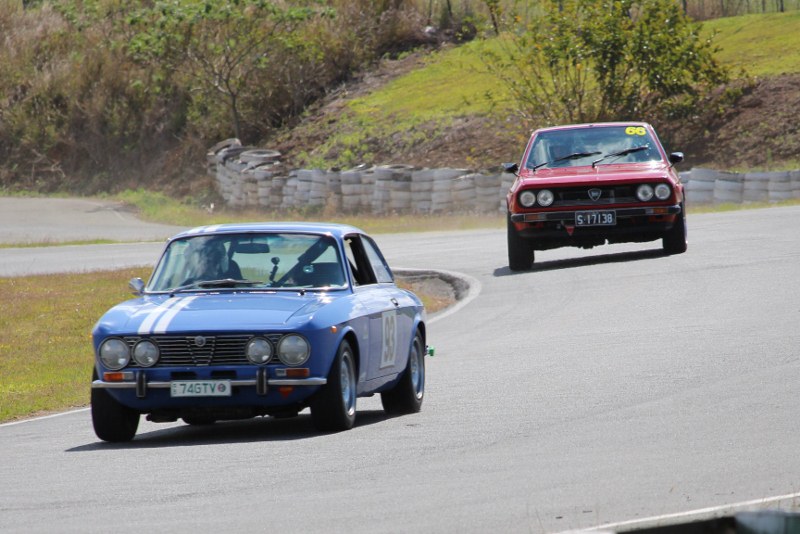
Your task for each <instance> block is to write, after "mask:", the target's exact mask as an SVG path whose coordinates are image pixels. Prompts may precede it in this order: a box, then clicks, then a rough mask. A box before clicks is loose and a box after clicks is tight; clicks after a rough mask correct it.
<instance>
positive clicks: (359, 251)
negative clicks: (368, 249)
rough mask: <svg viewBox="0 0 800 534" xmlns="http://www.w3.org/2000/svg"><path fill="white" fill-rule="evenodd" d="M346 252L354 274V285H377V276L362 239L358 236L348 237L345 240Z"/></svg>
mask: <svg viewBox="0 0 800 534" xmlns="http://www.w3.org/2000/svg"><path fill="white" fill-rule="evenodd" d="M344 250H345V255H346V256H347V263H348V265H349V267H350V272H351V273H353V283H354V284H355V285H357V286H364V285H368V284H374V283H375V276H374V275H373V273H372V268H371V266H370V264H369V260H368V259H367V255H366V253H365V252H364V247H363V245H362V242H361V239H360V238H359V237H358V236H348V237H346V238H345V240H344Z"/></svg>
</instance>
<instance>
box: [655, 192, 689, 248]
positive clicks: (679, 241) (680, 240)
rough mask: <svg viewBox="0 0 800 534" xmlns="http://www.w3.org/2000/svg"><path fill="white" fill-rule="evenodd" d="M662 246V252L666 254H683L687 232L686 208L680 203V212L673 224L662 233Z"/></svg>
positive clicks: (686, 241) (686, 245)
mask: <svg viewBox="0 0 800 534" xmlns="http://www.w3.org/2000/svg"><path fill="white" fill-rule="evenodd" d="M661 244H662V246H663V247H664V252H666V253H667V254H683V253H684V252H686V249H687V248H688V246H689V245H688V240H687V232H686V208H685V207H684V204H683V203H681V213H680V215H679V216H678V217H677V220H676V221H675V224H673V225H672V228H670V229H669V231H667V233H666V234H664V237H663V238H662V240H661Z"/></svg>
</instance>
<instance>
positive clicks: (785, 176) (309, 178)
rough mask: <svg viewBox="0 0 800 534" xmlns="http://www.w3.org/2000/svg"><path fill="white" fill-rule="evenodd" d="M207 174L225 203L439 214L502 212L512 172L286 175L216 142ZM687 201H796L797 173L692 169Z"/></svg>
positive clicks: (275, 163) (249, 151)
mask: <svg viewBox="0 0 800 534" xmlns="http://www.w3.org/2000/svg"><path fill="white" fill-rule="evenodd" d="M207 161H208V162H209V166H208V169H209V173H210V174H211V175H212V176H213V178H214V180H215V183H216V187H217V190H218V192H219V193H220V195H221V196H222V197H223V199H224V201H225V203H226V204H227V205H228V206H231V207H234V208H247V207H253V208H261V209H269V210H286V211H288V210H293V209H298V208H306V207H308V206H311V207H317V208H322V207H324V208H325V209H326V210H329V211H331V212H333V213H337V212H345V213H373V214H376V215H383V214H390V213H417V214H440V213H448V212H477V213H492V212H497V211H501V212H503V211H505V209H506V194H507V192H508V190H509V188H510V187H511V186H512V184H513V183H514V178H515V177H514V175H513V174H510V173H506V172H503V171H502V170H501V169H499V168H496V169H492V170H486V171H481V172H475V171H474V170H471V169H458V168H438V169H430V168H419V167H414V166H411V165H401V164H393V165H379V166H367V165H360V166H358V167H354V168H352V169H346V170H339V169H330V170H323V169H293V170H287V169H286V168H285V166H283V165H282V163H281V162H280V153H279V152H277V151H274V150H265V149H257V148H254V147H244V146H242V145H241V144H240V143H239V142H238V139H228V140H226V141H223V142H221V143H218V144H217V145H215V146H214V147H212V150H210V151H209V153H208V156H207ZM680 177H681V181H682V182H683V183H684V185H685V188H686V198H687V201H688V202H689V203H691V204H722V203H733V204H741V203H748V202H780V201H785V200H791V199H800V170H794V171H782V172H748V173H735V172H725V171H720V170H716V169H708V168H703V167H695V168H693V169H691V170H690V171H685V172H681V173H680Z"/></svg>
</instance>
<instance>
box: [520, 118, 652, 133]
mask: <svg viewBox="0 0 800 534" xmlns="http://www.w3.org/2000/svg"><path fill="white" fill-rule="evenodd" d="M613 126H643V127H645V128H651V126H650V124H649V123H647V122H637V121H625V122H586V123H582V124H562V125H560V126H549V127H547V128H538V129H537V130H536V131H535V132H534V133H539V132H552V131H555V130H580V129H585V128H607V127H613Z"/></svg>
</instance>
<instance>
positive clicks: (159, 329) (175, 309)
mask: <svg viewBox="0 0 800 534" xmlns="http://www.w3.org/2000/svg"><path fill="white" fill-rule="evenodd" d="M196 298H197V296H194V297H186V298H184V299H181V301H180V302H178V303H177V304H176V305H175V306H172V307H171V308H170V309H169V310H167V311H166V313H164V315H162V316H161V319H160V320H159V321H158V324H157V325H156V327H155V328H153V333H154V334H164V333H166V331H167V327H168V326H169V323H171V322H172V320H173V319H174V318H175V316H176V315H178V313H179V312H180V311H181V310H182V309H184V308H185V307H186V306H188V305H189V304H191V303H192V302H194V300H195V299H196Z"/></svg>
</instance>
